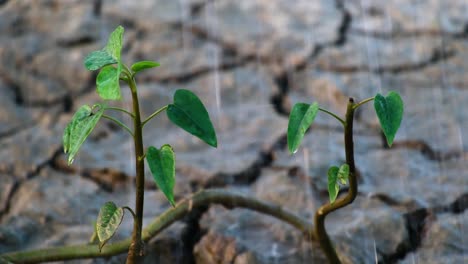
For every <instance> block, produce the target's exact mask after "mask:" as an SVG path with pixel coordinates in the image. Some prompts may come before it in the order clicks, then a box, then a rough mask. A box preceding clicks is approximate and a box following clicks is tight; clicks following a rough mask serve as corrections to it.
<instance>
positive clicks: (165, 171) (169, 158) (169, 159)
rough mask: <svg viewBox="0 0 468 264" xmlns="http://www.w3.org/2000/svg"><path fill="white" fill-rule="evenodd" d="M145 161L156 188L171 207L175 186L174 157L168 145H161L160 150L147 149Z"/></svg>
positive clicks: (173, 203) (173, 204)
mask: <svg viewBox="0 0 468 264" xmlns="http://www.w3.org/2000/svg"><path fill="white" fill-rule="evenodd" d="M146 160H147V161H148V166H149V167H150V170H151V174H153V178H154V181H155V182H156V185H157V186H158V188H159V189H160V190H161V191H162V192H163V193H164V195H165V196H166V198H167V200H169V202H170V203H171V205H172V206H175V202H174V185H175V155H174V151H173V150H172V147H171V146H170V145H163V146H162V147H161V149H160V150H158V149H157V148H155V147H149V148H148V151H147V152H146Z"/></svg>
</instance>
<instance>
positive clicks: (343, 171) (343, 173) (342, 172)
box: [338, 163, 349, 184]
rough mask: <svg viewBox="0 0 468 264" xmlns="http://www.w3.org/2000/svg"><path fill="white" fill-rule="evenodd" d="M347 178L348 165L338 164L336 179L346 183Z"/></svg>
mask: <svg viewBox="0 0 468 264" xmlns="http://www.w3.org/2000/svg"><path fill="white" fill-rule="evenodd" d="M348 178H349V165H348V164H346V163H345V164H343V165H341V166H340V169H339V170H338V180H340V182H341V184H346V183H347V182H348Z"/></svg>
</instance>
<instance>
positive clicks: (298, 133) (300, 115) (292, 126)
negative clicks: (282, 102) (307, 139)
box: [288, 103, 319, 153]
mask: <svg viewBox="0 0 468 264" xmlns="http://www.w3.org/2000/svg"><path fill="white" fill-rule="evenodd" d="M318 110H319V106H318V104H317V103H313V104H311V105H309V104H305V103H297V104H295V105H294V107H293V109H292V111H291V114H290V115H289V123H288V148H289V152H291V153H295V152H296V151H297V149H298V148H299V145H300V144H301V141H302V138H303V137H304V134H305V133H306V131H307V129H308V128H309V127H310V126H311V125H312V123H313V122H314V119H315V116H316V115H317V112H318Z"/></svg>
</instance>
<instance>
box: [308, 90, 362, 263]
mask: <svg viewBox="0 0 468 264" xmlns="http://www.w3.org/2000/svg"><path fill="white" fill-rule="evenodd" d="M354 109H355V104H354V100H353V98H349V102H348V107H347V110H346V122H345V123H344V125H345V126H344V127H345V129H344V141H345V152H346V163H347V164H348V165H349V191H348V193H347V194H346V196H344V197H342V198H339V199H337V200H336V201H335V202H334V203H333V204H330V203H327V204H325V205H323V206H321V207H320V208H319V209H318V210H317V212H315V218H314V222H315V235H316V237H317V239H318V242H319V243H320V247H321V248H322V250H323V251H324V252H325V255H326V256H327V258H328V261H329V262H330V263H332V264H337V263H341V261H340V259H339V258H338V255H337V254H336V251H335V248H334V247H333V244H332V242H331V240H330V238H329V237H328V234H327V231H326V229H325V217H326V216H327V215H328V214H329V213H331V212H333V211H335V210H337V209H339V208H342V207H345V206H347V205H349V204H351V203H352V202H353V201H354V199H356V196H357V192H358V188H357V180H356V166H355V164H354V143H353V117H354Z"/></svg>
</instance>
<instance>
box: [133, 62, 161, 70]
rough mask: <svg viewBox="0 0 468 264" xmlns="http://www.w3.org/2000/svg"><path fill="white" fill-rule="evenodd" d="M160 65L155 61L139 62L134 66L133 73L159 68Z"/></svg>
mask: <svg viewBox="0 0 468 264" xmlns="http://www.w3.org/2000/svg"><path fill="white" fill-rule="evenodd" d="M159 65H160V64H159V63H157V62H155V61H139V62H136V63H134V64H133V65H132V71H134V72H139V71H142V70H146V69H150V68H154V67H158V66H159Z"/></svg>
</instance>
